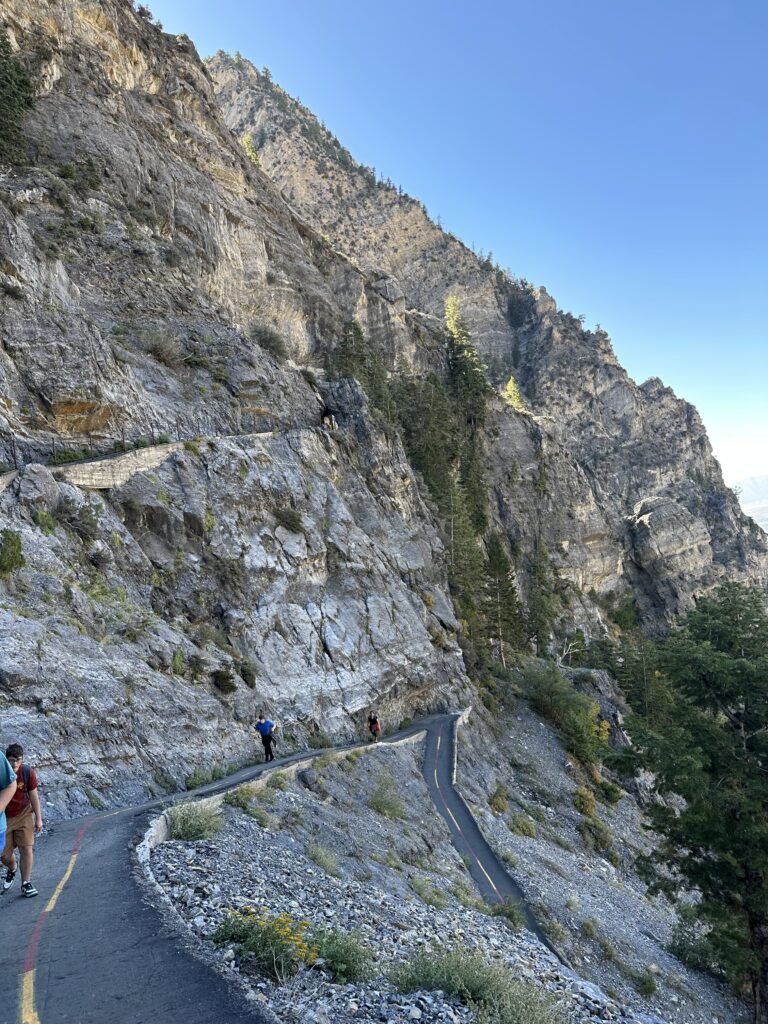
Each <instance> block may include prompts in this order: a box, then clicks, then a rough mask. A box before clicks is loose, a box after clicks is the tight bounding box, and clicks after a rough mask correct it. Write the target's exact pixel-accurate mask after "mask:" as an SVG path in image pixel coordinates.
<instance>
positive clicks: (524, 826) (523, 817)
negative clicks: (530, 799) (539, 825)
mask: <svg viewBox="0 0 768 1024" xmlns="http://www.w3.org/2000/svg"><path fill="white" fill-rule="evenodd" d="M509 831H510V832H514V833H515V835H518V836H528V838H529V839H535V838H536V824H535V823H534V822H533V821H531V819H530V818H529V817H528V815H527V814H523V813H522V812H521V811H519V812H517V813H516V814H513V815H512V820H511V821H510V822H509Z"/></svg>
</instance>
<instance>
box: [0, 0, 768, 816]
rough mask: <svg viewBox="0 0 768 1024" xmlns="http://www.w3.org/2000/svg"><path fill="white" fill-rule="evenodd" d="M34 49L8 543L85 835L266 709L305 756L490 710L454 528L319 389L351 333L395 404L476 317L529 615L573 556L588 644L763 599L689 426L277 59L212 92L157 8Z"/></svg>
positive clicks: (63, 776)
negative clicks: (407, 718) (722, 582)
mask: <svg viewBox="0 0 768 1024" xmlns="http://www.w3.org/2000/svg"><path fill="white" fill-rule="evenodd" d="M0 23H2V25H3V26H4V27H5V30H6V31H7V32H8V35H9V38H10V40H11V44H12V47H13V48H14V50H15V51H16V52H17V53H18V55H19V59H20V60H22V61H23V62H24V63H25V64H26V65H27V67H28V68H29V69H30V72H31V73H32V75H33V78H34V81H35V83H36V89H37V100H36V104H35V107H34V109H33V111H32V112H31V113H30V115H29V117H28V119H27V121H26V124H25V133H26V140H27V149H28V152H29V156H30V163H29V165H28V166H26V167H24V168H17V169H13V170H11V169H9V168H0V460H1V461H2V462H4V463H5V466H4V467H0V469H2V470H3V472H2V473H1V474H0V514H1V515H2V524H0V525H2V526H3V528H11V529H14V530H18V531H19V532H20V534H21V539H22V544H23V552H24V557H25V559H26V566H25V567H23V568H20V569H17V570H16V571H14V572H13V573H12V574H11V575H10V576H9V577H8V578H7V579H1V578H0V616H1V617H2V621H1V624H0V709H1V710H2V713H3V719H4V723H5V725H6V726H7V731H8V732H9V733H11V734H14V735H23V736H24V737H25V738H26V739H25V742H26V744H27V745H28V746H29V747H30V749H31V750H32V751H33V752H34V755H35V760H36V761H37V763H38V764H40V765H41V767H42V768H43V770H44V772H45V774H46V781H47V782H48V792H49V795H52V797H53V798H54V804H55V806H57V808H58V810H59V811H60V812H62V813H63V812H64V810H66V809H69V810H72V809H73V808H75V807H77V806H81V805H83V804H84V803H86V802H87V801H88V800H91V802H96V801H100V800H103V799H106V800H107V801H108V802H109V801H112V802H115V801H122V800H128V799H134V798H137V797H138V796H140V795H142V794H145V793H146V792H147V791H148V788H152V787H154V788H155V789H156V790H157V788H158V787H159V788H162V787H163V786H166V785H173V784H177V783H178V782H179V780H180V779H182V778H183V776H184V775H185V774H187V773H189V771H190V770H191V769H193V768H194V767H195V766H196V765H201V764H204V765H206V766H208V767H210V763H211V761H212V760H214V759H217V760H220V759H221V757H222V748H224V749H225V750H226V751H227V755H226V756H227V757H228V758H230V757H231V759H232V760H237V759H242V758H244V757H246V755H247V754H249V753H250V751H251V750H252V739H251V734H250V733H249V730H248V722H249V719H250V716H251V715H252V714H253V712H254V711H255V710H256V708H257V706H258V705H259V704H260V703H261V702H262V701H263V702H268V703H269V707H270V711H271V713H272V714H276V715H279V716H281V717H284V718H285V721H286V723H289V724H290V731H293V732H294V733H295V734H296V735H297V737H301V738H305V737H306V734H307V733H308V732H311V731H317V730H319V729H322V730H326V729H327V730H329V731H331V732H336V733H340V732H344V731H349V730H351V729H352V728H353V726H354V723H355V722H356V721H357V720H358V719H357V716H359V715H360V713H361V712H362V711H363V710H364V709H365V708H366V707H367V706H370V705H371V704H372V703H377V704H378V703H380V702H383V707H384V711H385V713H386V715H387V716H388V718H391V719H393V720H394V719H396V718H397V716H399V715H402V714H405V713H408V714H410V713H412V712H413V711H415V710H418V709H420V708H426V707H433V706H439V705H441V704H445V703H446V702H449V701H455V700H458V699H459V697H460V696H461V694H462V692H463V690H464V687H465V686H466V676H465V674H464V670H463V666H462V661H461V656H460V652H459V648H458V645H457V640H456V634H457V623H456V621H455V615H454V611H453V608H452V604H451V599H450V595H449V591H448V585H447V576H446V566H445V557H444V554H443V550H442V545H441V542H440V540H439V533H438V523H437V521H436V519H435V517H434V514H433V512H432V510H431V509H430V507H429V506H428V505H427V504H425V502H424V501H423V499H422V497H421V496H420V493H419V489H418V483H417V481H416V479H415V478H414V475H413V473H412V471H411V468H410V466H409V465H408V463H407V461H406V459H405V457H404V454H403V451H402V448H401V447H400V445H399V442H398V441H397V439H396V438H395V437H391V436H388V435H387V434H386V433H385V432H384V431H383V430H382V429H381V428H380V426H377V425H376V424H377V421H376V420H375V418H374V417H371V416H369V415H368V412H367V408H366V404H365V400H364V397H363V396H362V394H361V392H360V390H359V388H358V387H357V386H356V385H354V384H353V383H350V382H347V383H343V382H337V383H336V384H329V383H328V382H327V381H325V380H324V378H323V374H322V372H321V371H318V367H321V366H323V364H324V362H325V358H326V356H327V354H328V353H329V352H331V351H332V350H333V349H334V348H335V347H336V346H337V345H338V344H339V342H340V340H341V339H342V337H343V334H344V329H345V325H348V324H349V323H350V321H357V322H358V323H359V324H360V326H361V327H362V330H363V333H364V336H365V338H366V340H367V343H368V344H369V345H370V346H371V347H372V348H374V349H375V350H376V351H377V352H378V353H380V354H381V356H382V358H383V360H384V362H385V364H386V365H387V367H388V368H389V369H390V370H391V371H393V372H394V371H395V369H396V368H400V367H403V366H404V367H406V368H407V369H409V370H411V371H413V372H416V373H421V372H428V371H433V370H441V369H442V367H443V363H444V358H445V353H444V341H443V336H442V327H441V323H442V321H441V317H442V306H443V301H444V298H445V296H446V294H447V293H448V292H456V293H457V294H458V295H459V297H460V299H461V302H462V309H463V312H464V314H465V315H466V317H467V319H468V320H469V322H470V324H471V326H472V329H473V332H474V336H475V340H476V342H477V344H478V346H479V348H480V349H481V351H482V352H483V353H484V354H485V356H486V357H487V359H488V361H489V364H490V372H491V375H492V377H493V379H494V381H496V382H504V381H505V380H506V378H507V377H508V375H509V373H510V372H511V370H513V369H514V371H515V373H516V376H517V377H518V381H519V383H520V385H521V388H522V389H523V392H524V395H525V399H526V407H525V408H524V409H523V410H522V411H519V412H515V411H513V410H511V409H509V408H508V407H507V406H506V405H504V403H503V402H502V401H501V400H500V399H499V400H495V399H494V400H492V401H491V402H490V409H489V415H488V422H487V426H486V432H485V438H484V445H485V453H486V462H487V474H488V478H489V480H490V481H491V484H492V495H491V497H492V502H491V505H492V519H493V525H494V526H495V527H496V528H497V529H499V530H500V531H501V532H502V534H503V535H504V536H505V537H506V539H507V540H508V542H509V544H510V548H511V549H514V550H515V551H516V552H517V558H518V566H517V568H518V579H519V580H520V583H521V587H522V589H523V592H525V590H526V587H527V575H526V571H527V568H528V567H529V564H530V562H531V560H532V558H533V553H534V552H535V551H537V550H540V549H541V546H542V545H544V546H545V547H546V549H547V550H548V551H549V557H550V559H551V562H552V567H553V570H556V571H557V573H558V574H559V577H560V580H561V583H562V588H561V589H562V595H561V596H562V597H563V601H562V616H561V623H560V626H561V628H562V629H563V630H568V629H570V628H572V627H573V626H574V625H580V626H582V628H584V629H585V630H587V631H594V630H596V629H599V628H600V618H601V610H600V605H599V604H598V603H597V600H598V598H601V597H605V595H608V594H610V593H613V592H615V593H616V594H617V595H622V594H630V595H633V596H634V599H635V601H636V603H637V606H638V609H639V611H640V613H641V614H642V615H643V617H644V619H645V621H646V622H647V623H648V624H649V625H651V626H653V625H660V624H662V623H664V622H666V621H669V619H670V618H671V616H673V615H674V614H675V613H676V612H677V611H679V610H681V609H684V608H685V607H687V606H688V605H689V604H690V603H691V601H692V598H693V595H694V594H695V593H697V592H698V591H701V590H703V589H706V588H707V587H710V586H712V585H713V584H714V583H715V582H717V581H718V580H719V579H720V578H725V577H727V578H733V579H744V580H752V581H758V580H764V579H765V575H766V545H765V536H764V534H763V533H762V532H761V531H760V530H759V529H757V528H756V527H755V526H754V524H750V522H749V521H748V520H746V519H745V517H744V516H743V515H742V513H741V512H740V510H739V508H738V504H737V503H736V501H735V498H734V496H733V495H732V494H731V493H730V492H728V491H727V490H726V489H725V488H724V487H723V485H722V479H721V476H720V471H719V468H718V466H717V463H716V462H715V461H714V460H713V459H712V455H711V451H710V449H709V445H708V442H707V440H706V436H705V434H704V431H703V428H702V426H701V423H700V422H699V419H698V417H697V415H696V413H695V411H694V410H693V409H691V407H690V406H688V405H686V404H685V403H683V402H680V401H678V400H677V399H676V398H675V397H674V395H672V393H671V392H669V391H668V390H667V389H665V388H664V387H663V386H662V385H661V384H660V383H659V382H657V381H650V382H647V383H646V384H644V385H642V386H641V387H638V386H636V385H635V384H634V383H633V382H632V381H630V380H629V379H628V378H627V376H626V374H625V373H624V372H623V370H622V369H621V367H619V366H618V364H617V363H616V360H615V358H614V357H613V354H612V352H611V349H610V344H609V342H608V339H607V338H606V337H605V336H604V335H602V334H600V333H597V334H590V333H589V332H585V331H584V330H583V329H582V327H581V325H580V324H579V322H578V321H577V320H576V319H575V318H573V317H570V316H569V315H567V314H565V313H562V312H561V311H559V310H558V309H557V307H556V305H555V303H554V301H553V300H552V299H551V298H550V297H549V296H547V295H546V293H545V292H543V291H541V292H538V293H534V292H533V290H532V289H531V288H530V287H529V286H527V285H526V284H525V283H524V282H515V281H510V280H509V279H508V278H506V277H505V275H503V274H501V273H499V272H496V271H495V270H494V268H493V267H491V266H489V265H487V262H486V263H484V262H482V261H479V260H478V259H477V258H476V257H475V256H474V254H472V253H471V252H470V251H469V250H468V249H466V247H464V246H463V245H462V244H461V243H460V242H459V241H458V240H457V239H455V238H452V237H451V236H449V235H446V234H444V233H443V232H441V231H440V230H439V228H437V227H436V226H435V225H433V224H431V222H430V221H429V220H428V218H427V217H426V215H425V213H424V211H423V209H422V207H421V206H420V204H418V203H415V202H414V201H413V200H411V199H409V198H408V197H405V196H400V195H398V194H397V192H396V191H395V190H393V189H389V188H383V189H382V188H379V187H377V186H375V184H372V183H371V181H370V174H368V175H366V173H365V172H364V171H362V170H361V169H360V168H358V167H357V166H356V165H354V162H353V161H352V160H351V158H349V156H348V155H346V156H345V155H344V153H343V151H341V150H340V149H339V148H338V147H336V146H334V145H333V144H331V143H330V142H328V140H327V139H326V137H325V135H323V133H322V131H321V130H320V128H319V126H317V125H316V123H315V122H314V121H313V120H312V119H311V117H310V115H309V114H308V112H306V111H303V110H302V109H301V108H299V107H298V106H297V105H296V104H295V103H294V102H293V101H291V100H290V99H289V98H288V97H286V96H285V94H284V93H282V92H281V91H280V90H278V89H277V88H276V87H272V86H270V87H269V88H268V87H267V83H266V80H264V79H263V76H259V75H258V74H257V73H256V72H255V71H254V70H253V69H252V68H251V67H250V65H248V64H247V63H246V62H238V61H235V60H232V59H227V58H224V57H218V58H217V59H215V60H214V61H213V62H211V63H210V64H209V65H208V66H206V65H205V64H203V63H202V62H201V61H200V60H199V58H198V56H197V54H196V52H195V50H194V47H193V46H192V44H191V43H190V41H189V40H188V39H187V38H186V37H184V36H178V37H176V36H170V35H166V34H164V33H163V32H162V31H161V30H160V29H159V28H158V27H157V26H155V25H153V24H152V23H151V22H150V21H148V20H147V19H145V18H143V17H142V16H140V15H139V13H138V12H137V11H135V10H134V9H133V6H132V5H131V4H130V3H128V2H127V0H55V2H53V3H52V2H50V0H2V3H1V4H0ZM231 128H235V129H236V131H237V132H239V131H240V130H241V129H242V130H244V129H245V128H247V129H248V130H250V131H251V132H252V133H253V135H254V138H255V140H256V141H257V143H258V146H259V152H260V166H257V165H256V163H255V162H254V161H252V160H251V159H250V158H249V157H248V156H247V154H246V152H245V151H244V149H243V147H242V146H241V145H240V144H239V142H238V140H237V138H236V137H234V136H233V133H232V131H231V130H230V129H231ZM398 372H399V369H398ZM329 413H333V416H334V417H335V421H336V423H337V424H338V427H337V429H332V430H330V431H329V430H326V429H324V426H323V424H324V423H325V426H328V425H329V417H328V414H329ZM201 438H210V441H209V440H201ZM132 448H136V450H135V451H132V452H131V453H130V454H125V452H126V450H127V449H132ZM99 457H101V458H99ZM73 458H74V459H77V458H79V459H81V460H83V459H90V460H94V459H96V460H97V461H96V462H93V461H91V462H90V463H87V462H82V461H81V462H79V463H78V462H76V463H75V464H73V465H69V464H67V465H60V463H67V462H68V460H71V459H73ZM41 463H48V464H50V466H49V468H48V469H46V468H45V467H44V466H42V465H41ZM54 467H56V468H54ZM603 603H604V602H603ZM169 723H172V725H173V728H169ZM139 751H147V752H148V753H149V754H150V755H151V757H155V755H158V756H159V755H160V754H161V752H162V757H161V761H162V764H163V765H164V767H163V768H162V770H159V769H152V768H150V767H148V765H149V764H150V761H147V760H145V759H144V757H139V756H138V755H139ZM153 772H154V775H155V778H154V779H153V778H152V775H153ZM158 772H159V774H158ZM73 774H74V775H75V776H76V783H75V784H74V785H73V784H72V775H73ZM65 789H66V795H65V794H64V791H65ZM59 790H60V792H59ZM98 794H101V796H99V795H98ZM65 805H66V806H65Z"/></svg>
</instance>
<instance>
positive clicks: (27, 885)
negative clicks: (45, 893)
mask: <svg viewBox="0 0 768 1024" xmlns="http://www.w3.org/2000/svg"><path fill="white" fill-rule="evenodd" d="M21 895H22V896H26V897H30V896H37V889H36V888H35V887H34V885H32V883H31V882H22V883H21Z"/></svg>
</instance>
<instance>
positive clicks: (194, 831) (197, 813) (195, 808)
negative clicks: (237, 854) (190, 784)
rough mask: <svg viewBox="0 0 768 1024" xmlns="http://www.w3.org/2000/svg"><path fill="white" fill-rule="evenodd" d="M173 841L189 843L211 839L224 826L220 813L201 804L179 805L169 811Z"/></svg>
mask: <svg viewBox="0 0 768 1024" xmlns="http://www.w3.org/2000/svg"><path fill="white" fill-rule="evenodd" d="M168 824H169V826H170V831H171V839H181V840H184V841H187V842H189V841H190V840H194V839H210V838H211V836H215V835H216V833H217V832H218V831H219V829H220V828H221V827H222V825H223V824H224V819H223V818H222V816H221V814H219V812H218V811H213V810H211V809H210V808H207V807H201V806H200V805H199V804H177V805H176V807H172V808H171V809H170V810H169V811H168Z"/></svg>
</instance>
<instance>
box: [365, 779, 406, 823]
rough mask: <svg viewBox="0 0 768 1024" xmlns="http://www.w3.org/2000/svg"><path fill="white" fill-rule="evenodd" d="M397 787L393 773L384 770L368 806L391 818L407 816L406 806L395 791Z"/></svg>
mask: <svg viewBox="0 0 768 1024" xmlns="http://www.w3.org/2000/svg"><path fill="white" fill-rule="evenodd" d="M395 787H396V782H395V780H394V778H393V777H392V775H391V774H390V773H389V772H382V773H381V775H380V776H379V781H378V783H377V786H376V789H375V790H374V791H373V793H372V794H371V796H370V799H369V800H368V806H369V807H370V808H371V810H372V811H375V812H376V813H377V814H380V815H381V816H382V817H384V818H390V819H391V820H396V819H398V818H405V817H406V816H407V815H406V812H405V806H404V805H403V802H402V800H401V799H400V798H399V797H398V796H397V794H396V793H395V792H394V790H395Z"/></svg>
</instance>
